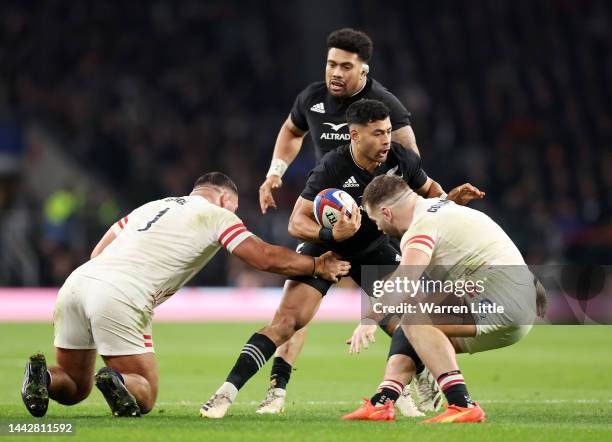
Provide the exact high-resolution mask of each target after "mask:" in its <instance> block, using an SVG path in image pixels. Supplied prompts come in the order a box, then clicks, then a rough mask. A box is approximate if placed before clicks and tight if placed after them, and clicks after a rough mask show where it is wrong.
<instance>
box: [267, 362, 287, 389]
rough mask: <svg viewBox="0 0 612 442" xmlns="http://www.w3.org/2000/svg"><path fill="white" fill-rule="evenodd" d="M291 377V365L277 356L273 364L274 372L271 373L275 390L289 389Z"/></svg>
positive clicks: (271, 382)
mask: <svg viewBox="0 0 612 442" xmlns="http://www.w3.org/2000/svg"><path fill="white" fill-rule="evenodd" d="M290 377H291V364H289V363H288V362H287V361H285V360H284V359H283V358H281V357H279V356H277V357H275V358H274V362H273V363H272V372H271V373H270V384H272V385H273V386H274V388H282V389H283V390H284V389H285V388H287V384H288V383H289V378H290Z"/></svg>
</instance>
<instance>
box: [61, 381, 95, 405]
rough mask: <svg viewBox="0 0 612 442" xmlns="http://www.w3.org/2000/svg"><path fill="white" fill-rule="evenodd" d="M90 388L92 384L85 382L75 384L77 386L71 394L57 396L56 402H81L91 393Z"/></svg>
mask: <svg viewBox="0 0 612 442" xmlns="http://www.w3.org/2000/svg"><path fill="white" fill-rule="evenodd" d="M91 389H92V384H89V385H87V384H86V385H78V384H77V388H76V390H75V391H74V392H72V393H71V394H66V395H62V396H61V397H59V398H57V402H59V403H60V404H62V405H76V404H78V403H79V402H82V401H83V400H85V399H87V398H88V397H89V394H90V393H91Z"/></svg>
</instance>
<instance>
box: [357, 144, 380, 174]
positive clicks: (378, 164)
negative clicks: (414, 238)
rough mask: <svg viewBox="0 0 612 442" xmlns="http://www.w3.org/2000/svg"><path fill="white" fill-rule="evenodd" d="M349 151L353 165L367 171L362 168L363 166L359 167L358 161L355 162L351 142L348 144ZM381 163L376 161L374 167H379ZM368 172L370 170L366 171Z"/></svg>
mask: <svg viewBox="0 0 612 442" xmlns="http://www.w3.org/2000/svg"><path fill="white" fill-rule="evenodd" d="M349 152H350V153H351V159H352V160H353V163H355V166H357V167H359V168H360V169H361V170H365V171H366V172H368V171H367V170H366V169H364V168H363V167H361V166H360V165H359V163H357V161H356V160H355V157H354V156H353V144H351V145H350V146H349ZM381 164H382V163H376V168H379V167H380V165H381ZM368 173H370V172H368Z"/></svg>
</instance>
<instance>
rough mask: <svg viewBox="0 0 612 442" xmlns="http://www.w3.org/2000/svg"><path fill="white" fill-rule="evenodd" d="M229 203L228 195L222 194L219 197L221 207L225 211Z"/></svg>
mask: <svg viewBox="0 0 612 442" xmlns="http://www.w3.org/2000/svg"><path fill="white" fill-rule="evenodd" d="M228 202H229V197H228V195H227V193H225V192H221V194H220V195H219V207H221V208H223V209H225V208H226V207H227V203H228Z"/></svg>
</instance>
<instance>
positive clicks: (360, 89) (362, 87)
mask: <svg viewBox="0 0 612 442" xmlns="http://www.w3.org/2000/svg"><path fill="white" fill-rule="evenodd" d="M366 84H368V77H366V81H364V82H363V86H361V88H359V90H358V91H357V92H355V93H354V94H353V95H351V97H354V96H355V95H357V94H358V93H359V92H361V91H362V90H363V89H364V88H365V87H366Z"/></svg>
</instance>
